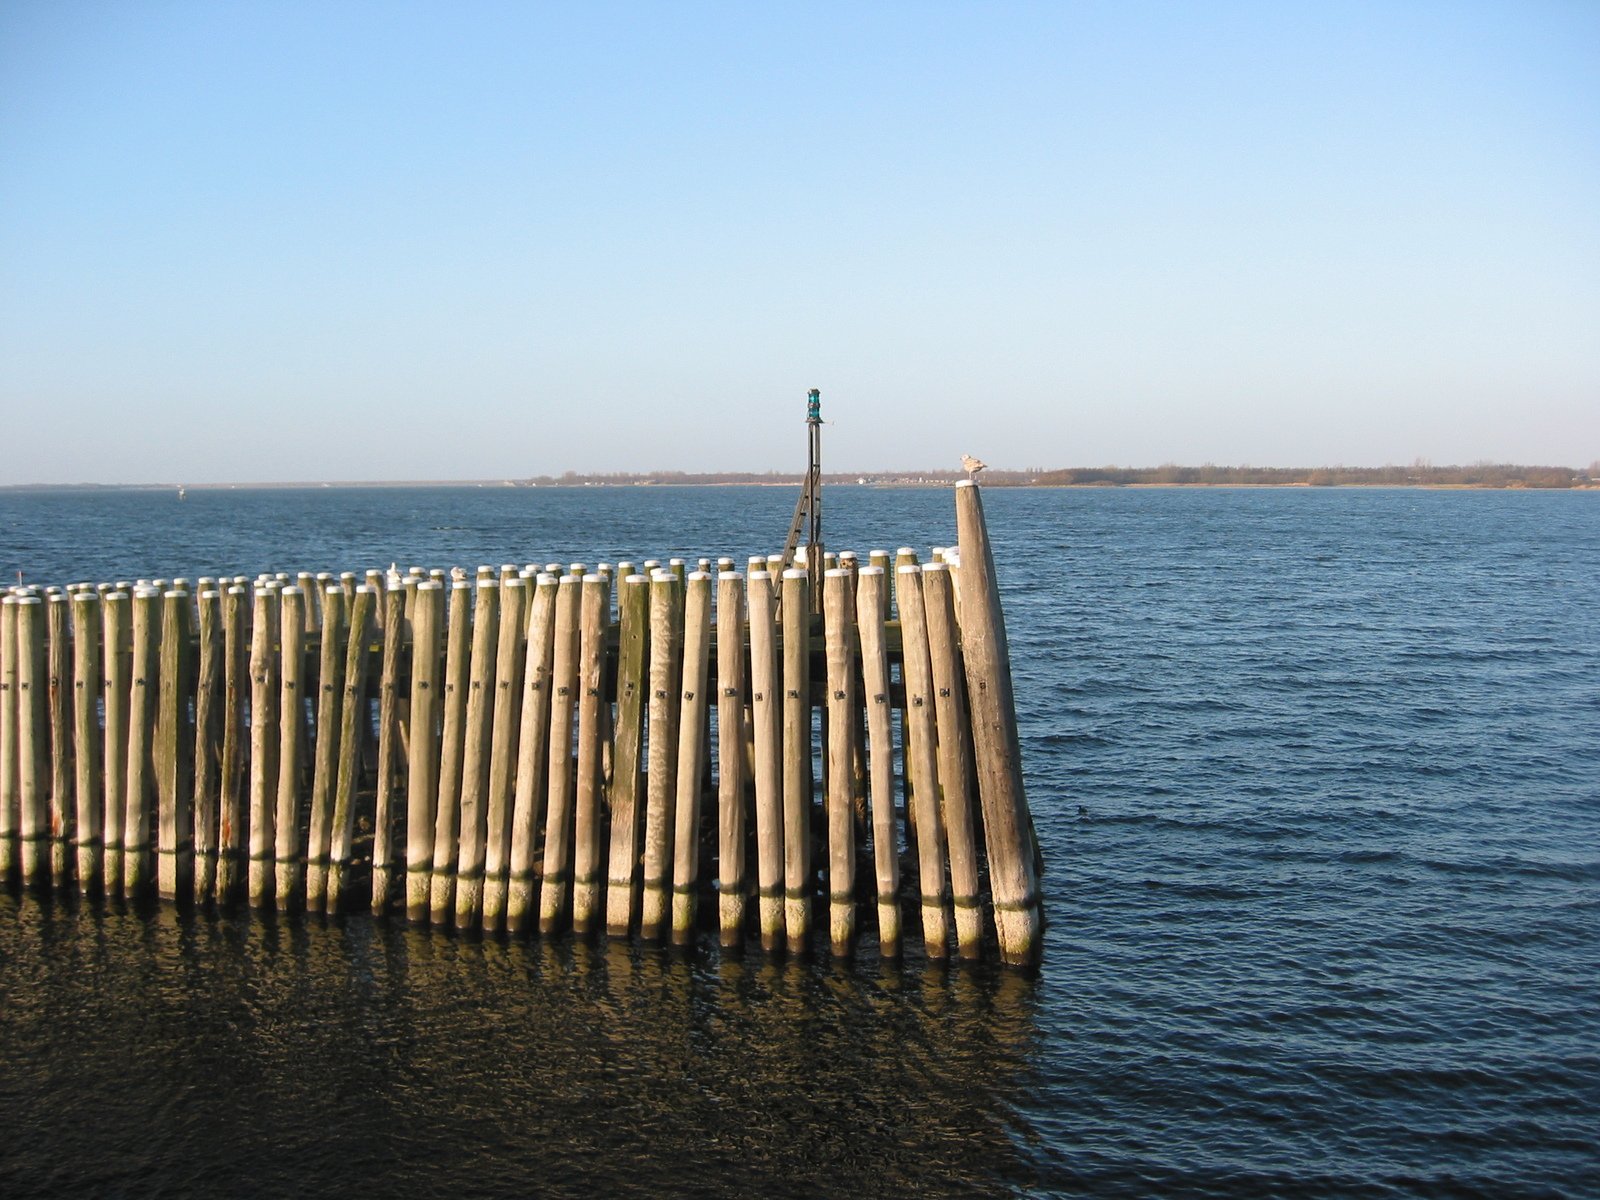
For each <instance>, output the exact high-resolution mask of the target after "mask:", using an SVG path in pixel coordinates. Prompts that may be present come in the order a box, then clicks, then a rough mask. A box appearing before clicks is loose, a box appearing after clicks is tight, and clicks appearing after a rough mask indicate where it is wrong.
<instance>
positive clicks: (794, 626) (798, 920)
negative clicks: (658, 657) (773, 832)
mask: <svg viewBox="0 0 1600 1200" xmlns="http://www.w3.org/2000/svg"><path fill="white" fill-rule="evenodd" d="M817 599H818V600H819V601H820V600H821V597H820V596H819V597H817ZM811 600H812V596H811V575H810V573H809V572H808V571H807V570H806V569H805V568H804V567H791V568H790V569H789V570H787V571H785V572H784V573H783V854H784V865H783V875H784V925H785V928H786V929H787V932H788V939H789V945H790V946H791V947H792V948H794V949H796V950H799V949H803V948H804V947H805V946H806V945H807V943H808V942H809V941H810V938H811V808H812V800H811V789H812V772H811ZM819 607H820V605H819Z"/></svg>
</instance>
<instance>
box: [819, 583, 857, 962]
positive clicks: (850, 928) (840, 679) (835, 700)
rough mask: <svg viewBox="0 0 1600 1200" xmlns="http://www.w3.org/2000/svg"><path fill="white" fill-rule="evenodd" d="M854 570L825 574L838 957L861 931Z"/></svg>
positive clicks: (831, 896) (831, 900) (833, 927)
mask: <svg viewBox="0 0 1600 1200" xmlns="http://www.w3.org/2000/svg"><path fill="white" fill-rule="evenodd" d="M850 585H851V573H850V569H849V568H848V567H835V568H834V569H833V570H831V571H826V572H824V573H823V583H822V601H823V622H824V625H825V626H826V641H827V654H828V796H827V800H828V809H827V813H828V940H829V943H830V944H831V945H832V947H833V952H834V954H836V955H839V956H844V955H847V954H849V953H850V951H851V949H852V945H853V943H854V940H855V932H856V900H855V883H856V839H855V806H854V802H853V796H852V792H853V788H852V783H853V777H852V768H853V765H854V760H855V750H856V746H855V740H856V739H855V731H856V700H857V698H856V674H855V653H854V651H855V636H854V633H855V623H854V620H853V618H854V616H855V602H854V601H855V597H854V596H853V595H852V592H851V586H850Z"/></svg>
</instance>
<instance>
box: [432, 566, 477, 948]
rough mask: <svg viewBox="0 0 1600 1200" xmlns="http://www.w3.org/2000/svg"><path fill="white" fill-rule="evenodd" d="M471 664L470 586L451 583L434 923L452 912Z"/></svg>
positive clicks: (435, 817)
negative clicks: (462, 760)
mask: <svg viewBox="0 0 1600 1200" xmlns="http://www.w3.org/2000/svg"><path fill="white" fill-rule="evenodd" d="M471 666H472V584H471V583H469V582H468V581H467V580H465V579H456V580H452V581H451V584H450V624H449V628H448V631H447V633H446V635H445V648H444V713H443V718H444V730H443V733H442V735H441V740H440V745H439V789H438V797H439V798H438V803H437V806H436V807H435V808H434V812H433V873H432V877H431V886H430V890H429V915H430V916H431V918H432V920H433V923H434V924H435V925H443V924H444V923H445V922H446V921H448V920H449V919H450V916H451V901H452V900H453V899H454V898H455V888H456V853H457V851H458V849H459V848H460V841H459V838H460V831H461V759H462V750H463V746H464V742H465V738H466V726H467V684H468V677H469V674H470V672H471Z"/></svg>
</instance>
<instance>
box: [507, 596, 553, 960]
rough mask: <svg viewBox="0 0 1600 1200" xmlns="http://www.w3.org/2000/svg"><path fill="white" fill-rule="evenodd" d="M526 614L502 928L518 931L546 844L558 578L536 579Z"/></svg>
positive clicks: (534, 899) (530, 910)
mask: <svg viewBox="0 0 1600 1200" xmlns="http://www.w3.org/2000/svg"><path fill="white" fill-rule="evenodd" d="M535 582H536V586H535V589H534V593H533V603H532V605H530V613H529V617H528V651H527V658H526V659H525V660H524V662H523V668H522V714H521V719H520V722H519V725H520V728H519V731H518V734H517V784H516V796H515V799H514V802H513V804H512V808H511V862H510V867H509V869H508V871H507V872H506V876H507V878H506V931H507V932H508V933H521V932H522V930H523V929H525V928H526V927H527V926H528V925H530V924H531V923H532V922H533V921H534V920H536V919H537V909H538V906H539V904H538V902H539V877H540V874H541V870H542V864H543V860H544V847H543V846H542V845H541V844H540V842H539V831H540V829H541V827H542V826H543V824H544V811H545V769H546V767H547V765H548V762H549V744H548V734H549V731H550V676H551V669H552V665H553V663H552V660H553V656H554V653H555V610H556V591H557V588H558V585H557V584H556V577H555V576H554V575H551V574H549V573H548V572H546V573H543V574H540V575H539V576H538V578H537V580H536V581H535Z"/></svg>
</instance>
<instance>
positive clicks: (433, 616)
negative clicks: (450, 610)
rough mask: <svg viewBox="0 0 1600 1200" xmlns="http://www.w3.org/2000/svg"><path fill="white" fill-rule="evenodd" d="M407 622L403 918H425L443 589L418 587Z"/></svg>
mask: <svg viewBox="0 0 1600 1200" xmlns="http://www.w3.org/2000/svg"><path fill="white" fill-rule="evenodd" d="M416 592H417V594H416V608H415V611H414V612H413V613H412V619H411V622H410V624H411V627H412V634H411V754H410V759H409V762H408V766H407V773H406V918H407V920H410V921H425V920H427V919H428V900H429V897H430V895H431V880H432V874H433V822H434V804H435V803H436V800H435V797H436V796H437V789H438V775H437V774H436V772H437V771H438V769H439V757H438V753H439V752H438V747H439V624H440V617H442V616H443V614H444V587H443V585H442V584H440V583H439V582H438V581H437V580H433V579H429V580H426V581H425V582H422V583H419V584H418V585H417V589H416Z"/></svg>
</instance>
